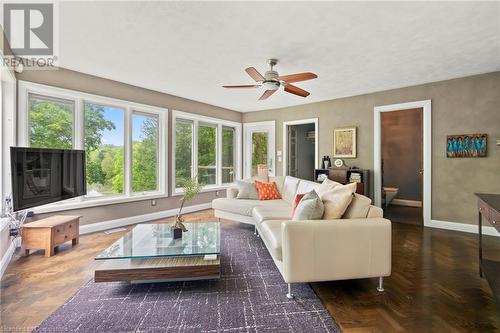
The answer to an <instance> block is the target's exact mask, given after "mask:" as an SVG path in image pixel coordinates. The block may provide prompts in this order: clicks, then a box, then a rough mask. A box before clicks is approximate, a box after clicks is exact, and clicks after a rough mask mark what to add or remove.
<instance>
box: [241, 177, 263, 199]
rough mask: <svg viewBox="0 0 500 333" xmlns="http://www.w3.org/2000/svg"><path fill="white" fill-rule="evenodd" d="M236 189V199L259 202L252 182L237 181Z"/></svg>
mask: <svg viewBox="0 0 500 333" xmlns="http://www.w3.org/2000/svg"><path fill="white" fill-rule="evenodd" d="M236 187H237V188H238V195H237V196H236V198H237V199H253V200H259V193H258V192H257V188H256V187H255V183H254V182H246V181H243V180H237V181H236Z"/></svg>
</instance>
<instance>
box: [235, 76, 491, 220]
mask: <svg viewBox="0 0 500 333" xmlns="http://www.w3.org/2000/svg"><path fill="white" fill-rule="evenodd" d="M319 80H321V77H320V78H319ZM311 93H313V94H314V91H312V92H311ZM290 98H295V97H293V96H290ZM426 99H430V100H432V170H431V172H432V180H433V181H432V218H433V219H436V220H443V221H451V222H461V223H476V219H477V217H476V199H475V197H474V192H493V193H495V192H496V193H500V148H499V147H496V146H495V140H496V139H500V72H494V73H488V74H482V75H476V76H470V77H465V78H460V79H453V80H447V81H441V82H434V83H429V84H423V85H419V86H413V87H406V88H399V89H393V90H387V91H381V92H376V93H371V94H366V95H360V96H354V97H346V98H339V99H334V100H330V101H324V102H319V103H312V104H306V105H300V106H295V107H288V108H281V109H273V110H267V111H258V112H248V113H245V114H243V122H253V121H265V120H276V121H277V123H276V131H277V133H276V145H277V147H276V148H277V150H282V149H283V143H282V138H283V133H282V128H283V125H282V123H283V121H287V120H298V119H306V118H315V117H318V118H319V156H323V155H330V156H331V155H332V151H333V129H334V128H337V127H348V126H357V129H358V133H357V134H358V137H357V140H358V147H357V148H358V157H357V158H355V159H346V160H345V162H346V164H347V165H348V166H358V167H362V168H368V169H371V170H373V108H374V107H375V106H380V105H388V104H396V103H405V102H411V101H419V100H426ZM461 133H488V157H486V158H455V159H450V158H446V135H448V134H461ZM276 170H277V173H278V174H281V172H282V166H281V163H277V167H276ZM427 172H429V170H428V171H427ZM372 179H373V177H372ZM372 188H373V186H372Z"/></svg>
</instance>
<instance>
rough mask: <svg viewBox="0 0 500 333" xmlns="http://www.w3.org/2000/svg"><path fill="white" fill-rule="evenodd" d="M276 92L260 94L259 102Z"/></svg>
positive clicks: (270, 91) (267, 91) (269, 91)
mask: <svg viewBox="0 0 500 333" xmlns="http://www.w3.org/2000/svg"><path fill="white" fill-rule="evenodd" d="M277 90H278V89H276V90H266V91H264V93H263V94H262V96H260V98H259V101H262V100H264V99H267V98H268V97H269V96H271V95H272V94H274V93H275V92H276V91H277Z"/></svg>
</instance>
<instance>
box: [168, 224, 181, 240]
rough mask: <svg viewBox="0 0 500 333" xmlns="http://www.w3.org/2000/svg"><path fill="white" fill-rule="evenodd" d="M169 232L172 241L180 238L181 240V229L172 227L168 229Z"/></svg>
mask: <svg viewBox="0 0 500 333" xmlns="http://www.w3.org/2000/svg"><path fill="white" fill-rule="evenodd" d="M170 230H171V232H172V238H173V239H180V238H182V229H181V228H176V227H172V228H170Z"/></svg>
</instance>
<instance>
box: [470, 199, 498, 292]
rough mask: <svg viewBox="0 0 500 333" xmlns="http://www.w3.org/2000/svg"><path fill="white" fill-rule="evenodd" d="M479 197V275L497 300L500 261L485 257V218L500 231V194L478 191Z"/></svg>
mask: <svg viewBox="0 0 500 333" xmlns="http://www.w3.org/2000/svg"><path fill="white" fill-rule="evenodd" d="M476 196H477V197H478V202H477V204H478V225H479V232H478V235H479V275H480V276H481V277H483V276H484V277H485V278H486V280H488V284H489V285H490V287H491V290H492V291H493V294H494V295H495V297H496V299H497V300H500V262H498V261H493V260H488V259H483V230H482V229H483V218H484V219H485V220H487V221H489V222H490V223H491V225H492V226H493V227H494V228H495V229H496V230H497V231H498V232H500V194H488V193H476Z"/></svg>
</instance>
